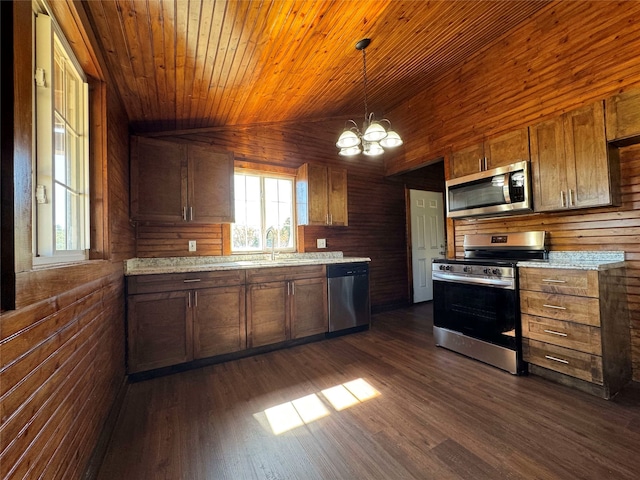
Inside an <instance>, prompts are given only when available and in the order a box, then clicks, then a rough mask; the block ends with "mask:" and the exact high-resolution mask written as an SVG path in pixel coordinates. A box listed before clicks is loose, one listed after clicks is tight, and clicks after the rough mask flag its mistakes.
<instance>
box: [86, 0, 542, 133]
mask: <svg viewBox="0 0 640 480" xmlns="http://www.w3.org/2000/svg"><path fill="white" fill-rule="evenodd" d="M84 5H85V8H86V9H87V13H88V16H89V18H90V19H91V21H92V23H93V24H94V27H95V30H96V33H97V36H98V38H99V41H100V42H101V47H102V49H103V52H104V54H105V57H106V59H107V64H108V65H107V66H108V69H109V72H110V75H111V76H112V78H113V80H114V81H115V83H116V85H117V87H118V88H119V90H120V92H121V94H122V97H123V99H124V102H125V107H126V109H127V113H128V115H129V119H130V121H131V123H132V127H133V129H134V130H137V131H148V130H175V129H187V128H203V127H219V126H229V125H252V124H259V123H272V122H288V121H301V120H319V119H323V118H332V117H340V116H347V115H350V116H354V117H355V116H358V115H360V116H363V115H364V105H363V98H364V97H363V85H362V55H361V53H360V52H359V51H357V50H355V43H356V42H357V41H358V40H360V39H361V38H365V37H369V38H371V39H372V42H371V45H370V46H369V47H368V48H367V50H366V53H367V76H368V79H369V84H368V93H369V95H368V97H369V111H374V112H376V114H377V115H378V116H380V115H381V114H384V113H385V111H389V110H391V109H392V108H394V107H395V106H397V105H398V104H400V103H402V102H403V101H404V100H406V99H407V98H410V97H411V96H412V95H413V94H414V92H416V91H417V90H419V89H421V88H424V87H425V86H426V85H427V84H428V83H429V82H431V81H433V80H434V79H435V78H437V77H438V76H439V75H441V74H443V73H445V72H446V71H447V70H448V69H450V68H452V67H453V66H455V65H459V64H460V63H461V62H464V60H465V59H467V58H469V57H471V56H473V55H474V54H477V53H478V52H479V51H480V50H482V49H483V48H484V47H485V46H487V45H489V44H491V42H493V41H494V40H496V39H497V38H498V37H500V36H501V35H503V34H504V33H505V32H508V31H509V30H511V29H513V28H516V27H517V26H518V24H520V23H521V22H523V21H526V20H527V18H528V17H529V16H531V15H532V14H533V13H534V12H536V11H537V10H539V9H541V8H546V7H547V6H548V3H547V2H545V1H538V0H533V1H528V0H527V1H524V0H523V1H517V2H516V1H477V0H476V1H431V2H427V1H415V0H409V1H398V0H353V1H347V0H338V1H336V0H333V1H330V0H243V1H233V0H229V1H220V0H140V1H138V0H100V1H97V0H96V1H89V2H85V3H84ZM505 60H508V59H505Z"/></svg>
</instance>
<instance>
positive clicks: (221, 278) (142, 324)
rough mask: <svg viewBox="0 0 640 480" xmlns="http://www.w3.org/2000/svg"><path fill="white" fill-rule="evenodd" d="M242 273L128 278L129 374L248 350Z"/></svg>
mask: <svg viewBox="0 0 640 480" xmlns="http://www.w3.org/2000/svg"><path fill="white" fill-rule="evenodd" d="M244 282H245V273H244V271H243V270H233V271H225V272H201V273H184V274H177V273H175V274H162V275H140V276H132V277H127V372H128V373H137V372H142V371H146V370H152V369H155V368H161V367H167V366H170V365H177V364H180V363H185V362H189V361H191V360H195V359H199V358H205V357H211V356H215V355H222V354H225V353H231V352H236V351H239V350H244V349H245V348H246V324H245V285H244Z"/></svg>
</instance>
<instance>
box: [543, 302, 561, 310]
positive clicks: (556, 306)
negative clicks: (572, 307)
mask: <svg viewBox="0 0 640 480" xmlns="http://www.w3.org/2000/svg"><path fill="white" fill-rule="evenodd" d="M542 306H543V307H547V308H555V309H556V310H566V309H567V307H559V306H558V305H547V304H546V303H544V304H543V305H542Z"/></svg>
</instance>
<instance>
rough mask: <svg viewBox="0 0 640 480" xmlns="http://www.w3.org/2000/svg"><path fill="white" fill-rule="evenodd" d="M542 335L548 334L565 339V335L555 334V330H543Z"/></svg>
mask: <svg viewBox="0 0 640 480" xmlns="http://www.w3.org/2000/svg"><path fill="white" fill-rule="evenodd" d="M543 331H544V333H550V334H552V335H558V336H559V337H566V336H567V334H566V333H562V332H556V331H555V330H543Z"/></svg>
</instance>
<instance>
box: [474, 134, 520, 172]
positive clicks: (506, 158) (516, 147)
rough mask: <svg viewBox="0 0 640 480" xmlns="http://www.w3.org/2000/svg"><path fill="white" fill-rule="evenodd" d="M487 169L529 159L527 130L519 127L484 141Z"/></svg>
mask: <svg viewBox="0 0 640 480" xmlns="http://www.w3.org/2000/svg"><path fill="white" fill-rule="evenodd" d="M484 156H485V157H486V159H487V165H486V167H487V169H491V168H497V167H502V166H504V165H509V164H512V163H515V162H521V161H524V160H529V158H530V155H529V130H528V129H527V128H521V129H520V130H515V131H513V132H509V133H505V134H504V135H500V136H498V137H495V138H490V139H488V140H486V141H485V142H484Z"/></svg>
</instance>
